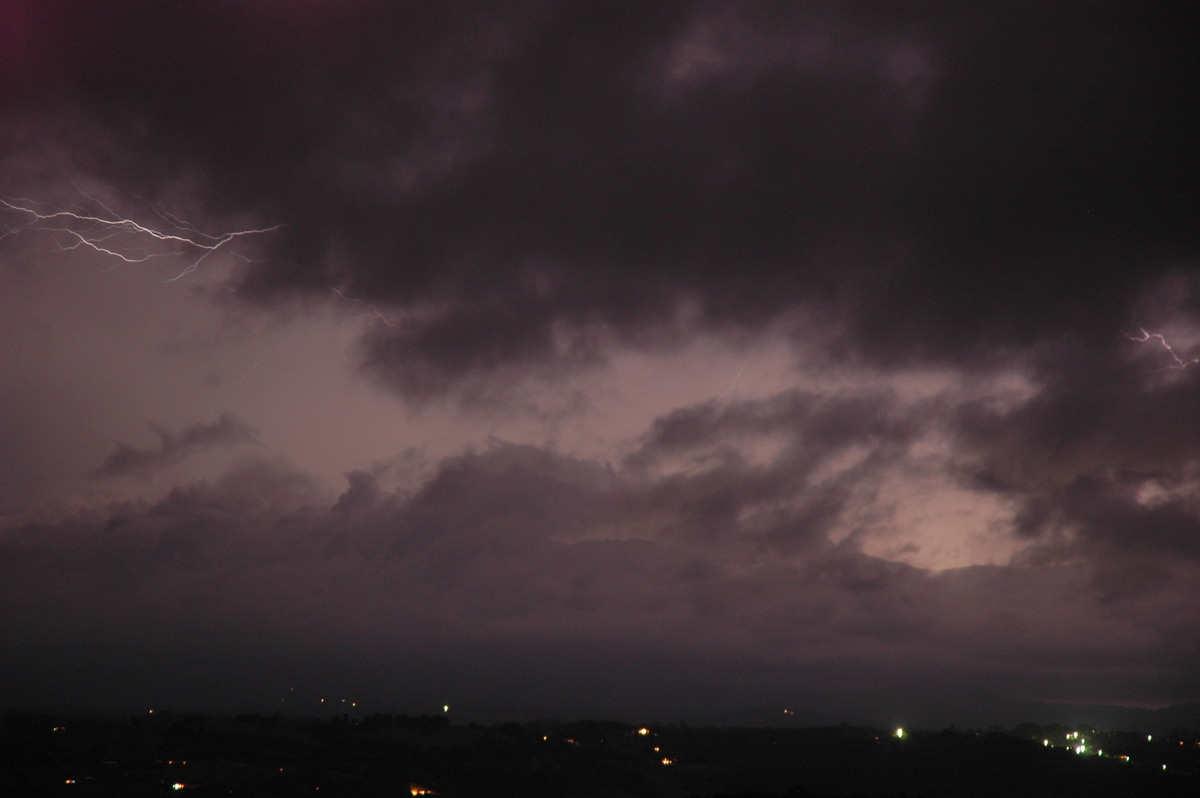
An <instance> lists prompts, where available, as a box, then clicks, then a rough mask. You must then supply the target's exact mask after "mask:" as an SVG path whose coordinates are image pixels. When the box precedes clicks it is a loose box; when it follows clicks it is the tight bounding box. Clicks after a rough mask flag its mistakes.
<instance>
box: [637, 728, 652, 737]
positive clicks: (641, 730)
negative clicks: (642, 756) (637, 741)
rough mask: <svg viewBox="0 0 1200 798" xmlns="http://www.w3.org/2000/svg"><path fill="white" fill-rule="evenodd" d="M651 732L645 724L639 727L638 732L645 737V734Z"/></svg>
mask: <svg viewBox="0 0 1200 798" xmlns="http://www.w3.org/2000/svg"><path fill="white" fill-rule="evenodd" d="M649 733H650V730H649V729H647V728H646V727H645V726H643V727H642V728H640V729H638V734H640V735H642V736H643V737H645V736H646V735H647V734H649Z"/></svg>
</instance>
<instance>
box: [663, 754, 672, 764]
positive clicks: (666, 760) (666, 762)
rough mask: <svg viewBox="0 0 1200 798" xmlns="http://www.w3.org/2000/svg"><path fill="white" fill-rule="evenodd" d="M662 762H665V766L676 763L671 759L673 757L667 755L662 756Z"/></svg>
mask: <svg viewBox="0 0 1200 798" xmlns="http://www.w3.org/2000/svg"><path fill="white" fill-rule="evenodd" d="M662 763H663V765H664V766H665V765H670V764H674V763H673V762H672V761H671V758H670V757H667V756H664V757H663V758H662Z"/></svg>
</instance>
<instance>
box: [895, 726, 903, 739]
mask: <svg viewBox="0 0 1200 798" xmlns="http://www.w3.org/2000/svg"><path fill="white" fill-rule="evenodd" d="M896 738H897V739H899V740H903V739H904V729H903V728H900V729H896Z"/></svg>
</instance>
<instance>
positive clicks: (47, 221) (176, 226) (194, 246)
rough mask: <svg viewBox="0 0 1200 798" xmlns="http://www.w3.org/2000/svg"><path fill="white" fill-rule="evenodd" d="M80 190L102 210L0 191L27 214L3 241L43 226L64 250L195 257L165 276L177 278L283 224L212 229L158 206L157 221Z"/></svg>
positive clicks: (127, 258) (125, 257)
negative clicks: (201, 227) (142, 219)
mask: <svg viewBox="0 0 1200 798" xmlns="http://www.w3.org/2000/svg"><path fill="white" fill-rule="evenodd" d="M80 193H81V194H83V196H84V197H85V198H86V199H88V200H89V201H90V202H91V203H92V205H93V206H94V207H95V208H98V209H99V210H98V211H92V212H89V211H84V210H71V209H67V208H57V207H52V206H49V205H47V204H46V203H43V202H37V201H35V200H30V199H24V198H17V197H6V196H4V195H0V206H2V207H4V208H8V209H9V210H10V211H14V212H15V213H18V214H20V215H21V216H23V217H24V221H22V222H20V223H19V224H17V225H15V226H14V227H11V228H9V229H8V230H4V231H0V241H3V240H4V239H6V238H10V237H12V236H15V235H17V234H19V233H22V232H25V231H34V230H40V231H43V232H48V233H50V234H51V235H52V236H54V239H55V241H56V243H57V245H58V247H59V249H61V250H63V251H72V250H76V249H80V248H84V249H90V250H93V251H95V252H98V253H100V254H102V255H107V256H109V257H113V258H117V259H118V260H121V261H124V262H125V263H145V262H147V261H150V260H153V259H156V258H166V257H181V256H187V257H189V258H191V260H190V262H189V263H188V265H187V266H185V267H184V268H183V269H182V270H181V271H180V272H179V273H178V274H176V275H175V276H174V277H170V278H168V279H166V280H164V281H163V282H167V283H173V282H176V281H177V280H180V279H182V278H183V277H186V276H187V275H189V274H191V273H192V272H194V271H195V270H196V269H197V268H198V267H199V266H200V264H201V263H203V262H204V261H205V260H207V259H208V258H210V257H211V256H212V255H214V254H216V253H217V252H219V251H220V250H222V249H223V248H224V247H226V245H228V244H229V243H231V242H232V241H234V240H236V239H238V238H242V237H245V236H252V235H261V234H263V233H270V232H272V231H274V230H278V229H280V228H281V227H283V225H273V226H271V227H261V228H255V229H250V230H235V231H232V232H228V233H219V234H211V233H205V232H202V231H201V230H199V229H198V228H197V227H196V226H195V225H193V224H191V223H189V222H186V221H184V220H183V219H180V218H179V217H177V216H175V215H174V214H172V213H170V212H168V211H166V210H165V209H163V208H160V207H157V206H152V208H153V210H154V213H155V215H157V216H158V217H159V219H161V220H162V221H163V222H164V225H162V226H153V227H152V226H148V225H145V224H141V223H140V222H137V221H135V220H133V219H129V218H126V217H122V216H121V215H120V214H118V213H117V212H115V211H114V210H113V209H112V208H110V207H109V206H107V205H105V204H104V203H103V202H101V201H99V200H97V199H95V198H94V197H91V196H89V195H87V194H86V193H84V192H82V191H81V192H80Z"/></svg>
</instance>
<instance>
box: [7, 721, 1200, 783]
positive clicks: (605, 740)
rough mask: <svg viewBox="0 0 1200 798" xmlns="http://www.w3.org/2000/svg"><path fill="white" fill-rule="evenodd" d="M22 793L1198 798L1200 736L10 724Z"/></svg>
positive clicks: (610, 725)
mask: <svg viewBox="0 0 1200 798" xmlns="http://www.w3.org/2000/svg"><path fill="white" fill-rule="evenodd" d="M0 747H2V750H3V770H2V772H0V792H2V793H3V794H4V795H14V796H17V795H19V796H31V797H33V796H80V797H81V798H82V797H83V796H131V797H134V796H152V795H164V794H182V795H196V796H207V795H230V796H259V795H261V796H296V795H321V796H397V795H414V796H415V795H442V796H447V798H450V797H452V796H458V797H459V798H465V797H467V796H471V797H472V798H475V797H479V798H483V797H484V796H497V797H500V796H513V798H516V797H517V796H547V797H548V798H549V797H551V796H557V797H558V798H570V797H571V796H579V797H580V798H585V797H586V798H624V797H626V796H628V797H629V798H632V797H633V796H639V797H643V796H644V797H645V798H685V797H687V796H707V797H708V798H767V797H768V796H779V797H780V798H783V796H789V797H797V796H803V797H806V798H821V796H862V797H863V798H885V797H886V798H893V797H899V796H905V797H906V798H921V797H922V796H925V797H927V798H935V797H937V796H959V797H960V798H968V797H969V796H981V797H982V796H996V797H997V798H1000V797H1001V796H1026V797H1028V798H1037V797H1038V796H1046V798H1062V797H1063V796H1080V797H1081V798H1083V797H1084V796H1091V797H1093V798H1098V797H1100V796H1193V795H1195V794H1196V789H1197V786H1198V781H1197V779H1196V773H1197V770H1198V768H1200V735H1194V734H1189V733H1187V732H1184V731H1177V732H1175V733H1174V734H1170V735H1165V736H1164V735H1160V736H1157V737H1156V736H1153V735H1147V734H1145V733H1143V732H1140V731H1139V732H1130V731H1112V730H1106V729H1092V728H1071V727H1067V726H1063V725H1053V726H1039V725H1036V724H1030V723H1027V724H1022V725H1020V726H1019V727H1016V728H1014V729H1000V728H993V729H988V730H978V729H958V728H954V727H951V728H946V729H942V730H939V731H930V730H909V729H881V728H869V727H860V726H851V725H847V724H841V725H838V726H830V727H813V728H785V727H782V726H777V727H760V728H747V727H717V726H690V725H688V724H666V725H659V724H649V725H646V726H633V725H630V724H627V723H620V722H615V721H589V720H580V721H574V722H553V721H541V722H528V723H500V724H491V725H483V724H476V723H469V724H466V725H457V724H451V723H450V722H449V720H448V718H447V717H446V716H445V715H391V714H372V715H367V716H365V717H361V718H352V717H351V716H349V715H342V716H331V717H326V718H309V719H300V718H290V717H285V716H282V715H280V714H274V715H270V716H268V715H261V714H243V715H237V716H233V717H219V716H211V715H201V714H188V713H176V712H171V711H165V710H164V711H157V712H155V713H147V714H146V715H144V716H134V717H115V716H109V717H95V716H93V717H69V716H62V715H49V714H38V713H19V712H9V713H7V714H5V715H4V717H3V726H2V734H0Z"/></svg>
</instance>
